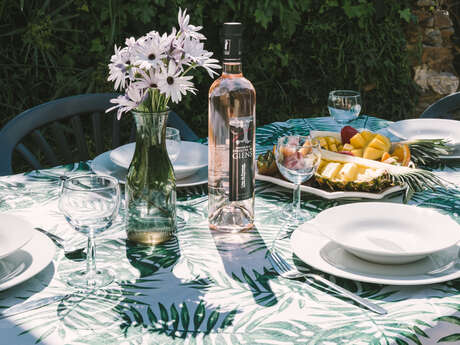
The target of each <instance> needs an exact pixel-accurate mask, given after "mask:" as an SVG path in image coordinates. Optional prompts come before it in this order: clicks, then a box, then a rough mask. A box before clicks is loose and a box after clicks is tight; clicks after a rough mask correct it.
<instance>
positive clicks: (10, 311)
mask: <svg viewBox="0 0 460 345" xmlns="http://www.w3.org/2000/svg"><path fill="white" fill-rule="evenodd" d="M70 296H71V294H66V295H58V296H52V297H44V298H39V299H36V300H32V301H26V302H23V303H20V304H16V305H14V306H12V307H9V308H7V309H4V310H2V311H0V319H2V318H5V317H8V316H12V315H16V314H19V313H24V312H26V311H29V310H33V309H37V308H40V307H43V306H45V305H48V304H51V303H55V302H59V301H62V300H65V299H67V298H69V297H70Z"/></svg>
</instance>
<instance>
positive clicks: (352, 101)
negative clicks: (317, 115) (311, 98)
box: [327, 90, 361, 124]
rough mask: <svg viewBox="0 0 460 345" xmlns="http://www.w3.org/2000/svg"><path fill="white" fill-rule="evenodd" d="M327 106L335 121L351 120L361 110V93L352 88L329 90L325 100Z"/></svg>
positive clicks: (342, 122) (343, 122)
mask: <svg viewBox="0 0 460 345" xmlns="http://www.w3.org/2000/svg"><path fill="white" fill-rule="evenodd" d="M327 108H328V109H329V114H330V115H331V117H332V118H333V119H334V121H335V122H337V123H339V124H345V123H348V122H351V121H353V120H355V119H356V118H357V117H358V116H359V113H360V112H361V95H360V93H359V92H357V91H352V90H334V91H331V92H329V98H328V100H327Z"/></svg>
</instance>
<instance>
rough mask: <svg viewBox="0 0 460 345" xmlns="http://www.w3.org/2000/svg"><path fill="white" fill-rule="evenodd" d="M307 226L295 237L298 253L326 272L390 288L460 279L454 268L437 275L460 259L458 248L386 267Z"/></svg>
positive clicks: (297, 231) (294, 235) (292, 238)
mask: <svg viewBox="0 0 460 345" xmlns="http://www.w3.org/2000/svg"><path fill="white" fill-rule="evenodd" d="M309 225H310V224H309V223H305V224H303V225H302V226H300V227H299V228H297V229H296V230H295V231H294V232H293V233H292V236H291V246H292V250H293V252H294V254H295V255H296V256H297V257H299V259H301V260H302V261H303V262H305V263H306V264H308V265H310V266H311V267H313V268H315V269H317V270H320V271H322V272H325V273H329V274H332V275H335V276H337V277H342V278H346V279H352V280H356V281H361V282H367V283H375V284H387V285H407V286H409V285H425V284H435V283H442V282H445V281H449V280H453V279H457V278H460V270H458V269H457V268H455V267H453V268H450V269H446V270H442V271H441V272H439V273H436V274H430V273H429V272H435V271H436V270H439V269H440V268H441V267H444V266H445V265H446V264H447V263H449V262H450V261H452V260H453V259H455V258H457V253H458V247H457V246H454V247H451V248H449V249H446V250H443V251H440V252H437V253H435V254H431V255H429V256H427V257H425V258H424V259H421V260H418V261H415V262H413V263H410V264H403V265H382V264H376V263H371V262H369V261H366V260H362V259H360V258H358V257H357V256H355V255H353V254H351V253H349V252H348V251H346V250H345V249H344V248H342V247H341V246H339V245H337V244H335V243H334V242H332V241H330V240H329V239H328V238H326V237H324V236H323V235H321V234H320V233H318V232H316V231H315V229H312V227H310V226H309Z"/></svg>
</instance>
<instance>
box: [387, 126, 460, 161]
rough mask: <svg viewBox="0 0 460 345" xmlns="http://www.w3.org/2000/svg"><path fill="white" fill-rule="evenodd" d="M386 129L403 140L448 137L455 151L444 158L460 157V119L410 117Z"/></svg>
mask: <svg viewBox="0 0 460 345" xmlns="http://www.w3.org/2000/svg"><path fill="white" fill-rule="evenodd" d="M386 130H388V132H390V133H391V134H393V135H395V136H397V137H399V138H401V139H403V140H415V139H447V140H450V142H451V144H452V146H453V149H454V151H453V152H452V153H451V154H449V155H447V156H441V158H443V159H458V158H460V121H457V120H447V119H409V120H402V121H397V122H393V123H391V124H390V125H389V126H388V127H386Z"/></svg>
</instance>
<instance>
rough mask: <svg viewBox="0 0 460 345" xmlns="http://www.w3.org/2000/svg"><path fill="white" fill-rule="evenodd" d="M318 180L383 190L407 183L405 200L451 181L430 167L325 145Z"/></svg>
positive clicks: (337, 187) (364, 189)
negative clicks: (356, 154) (339, 150)
mask: <svg viewBox="0 0 460 345" xmlns="http://www.w3.org/2000/svg"><path fill="white" fill-rule="evenodd" d="M315 180H316V182H317V183H318V184H319V186H320V187H321V188H325V189H328V190H332V191H337V190H346V191H362V192H373V193H379V192H381V191H382V190H384V189H386V188H388V187H390V186H394V185H401V186H406V187H407V188H406V193H405V196H404V202H407V201H408V200H409V199H410V197H411V196H412V194H413V193H414V192H418V191H422V190H424V189H433V190H434V189H435V188H439V187H442V188H445V187H446V185H447V184H449V182H446V181H444V180H442V179H441V178H439V177H438V176H436V175H434V174H433V173H432V172H430V171H426V170H422V169H416V168H410V167H405V166H398V165H390V164H386V163H382V162H378V161H373V160H369V159H365V158H360V157H354V156H350V155H344V154H340V153H336V152H331V151H328V150H324V149H321V163H320V165H319V167H318V170H317V172H316V174H315Z"/></svg>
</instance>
